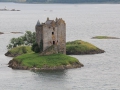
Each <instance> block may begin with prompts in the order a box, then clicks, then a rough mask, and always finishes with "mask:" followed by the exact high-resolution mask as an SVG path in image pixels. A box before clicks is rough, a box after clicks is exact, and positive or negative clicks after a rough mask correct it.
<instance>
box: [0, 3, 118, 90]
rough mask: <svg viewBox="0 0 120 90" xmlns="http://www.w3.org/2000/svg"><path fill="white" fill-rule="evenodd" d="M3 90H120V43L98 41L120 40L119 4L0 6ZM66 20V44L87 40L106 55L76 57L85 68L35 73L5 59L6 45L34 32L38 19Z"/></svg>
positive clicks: (1, 82)
mask: <svg viewBox="0 0 120 90" xmlns="http://www.w3.org/2000/svg"><path fill="white" fill-rule="evenodd" d="M5 6H6V7H7V8H8V9H13V8H15V9H19V10H21V11H19V12H10V11H0V32H4V33H5V34H3V35H0V90H120V56H119V55H120V40H119V39H116V40H115V39H113V40H95V39H91V38H92V37H94V36H97V35H106V36H114V37H119V38H120V33H119V31H120V4H17V3H0V9H1V8H4V7H5ZM47 17H49V18H50V19H55V18H56V17H58V18H63V19H64V20H65V22H66V24H67V41H72V40H76V39H77V40H78V39H81V40H84V41H87V42H90V43H92V44H94V45H96V46H97V47H99V48H101V49H103V50H105V51H106V52H105V53H103V54H95V55H73V57H76V58H78V60H79V61H80V62H81V63H83V64H84V67H82V68H77V69H69V70H63V71H47V72H32V71H28V70H12V69H11V68H9V67H7V66H8V65H7V63H8V62H9V60H11V59H12V58H10V57H6V56H4V53H5V52H6V51H7V49H6V45H7V44H8V43H9V40H10V39H11V38H13V37H18V36H21V35H23V34H12V33H10V32H16V31H18V32H23V33H24V32H25V31H26V30H30V31H35V29H34V28H35V24H36V22H37V20H40V22H45V21H46V18H47Z"/></svg>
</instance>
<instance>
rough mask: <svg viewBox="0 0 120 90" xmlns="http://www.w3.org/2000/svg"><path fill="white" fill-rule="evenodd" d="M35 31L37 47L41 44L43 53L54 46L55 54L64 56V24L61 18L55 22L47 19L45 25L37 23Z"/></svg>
mask: <svg viewBox="0 0 120 90" xmlns="http://www.w3.org/2000/svg"><path fill="white" fill-rule="evenodd" d="M35 29H36V42H37V43H38V46H41V44H42V46H43V51H45V50H46V49H48V48H49V47H51V46H54V49H55V50H56V52H57V53H62V54H66V23H65V21H64V20H63V19H62V18H59V19H57V18H56V20H49V18H47V20H46V22H45V23H40V22H39V21H38V22H37V24H36V26H35ZM41 41H42V43H41Z"/></svg>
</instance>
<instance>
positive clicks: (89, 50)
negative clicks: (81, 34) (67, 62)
mask: <svg viewBox="0 0 120 90" xmlns="http://www.w3.org/2000/svg"><path fill="white" fill-rule="evenodd" d="M103 52H104V51H103V50H100V49H99V48H97V47H96V46H94V45H92V44H90V43H88V42H84V41H82V40H76V41H72V42H67V44H66V53H67V54H68V55H71V54H74V55H80V54H96V53H103Z"/></svg>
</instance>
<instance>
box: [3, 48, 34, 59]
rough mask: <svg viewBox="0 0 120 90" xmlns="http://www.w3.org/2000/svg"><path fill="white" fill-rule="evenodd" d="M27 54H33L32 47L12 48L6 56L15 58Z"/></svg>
mask: <svg viewBox="0 0 120 90" xmlns="http://www.w3.org/2000/svg"><path fill="white" fill-rule="evenodd" d="M25 53H33V51H32V50H31V47H30V46H19V47H15V48H12V49H10V50H9V51H8V52H7V53H6V54H5V55H6V56H11V57H15V56H18V55H21V54H25Z"/></svg>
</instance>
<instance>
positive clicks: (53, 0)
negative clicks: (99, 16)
mask: <svg viewBox="0 0 120 90" xmlns="http://www.w3.org/2000/svg"><path fill="white" fill-rule="evenodd" d="M0 1H2V2H30V3H32V2H38V3H119V2H120V0H0Z"/></svg>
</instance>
